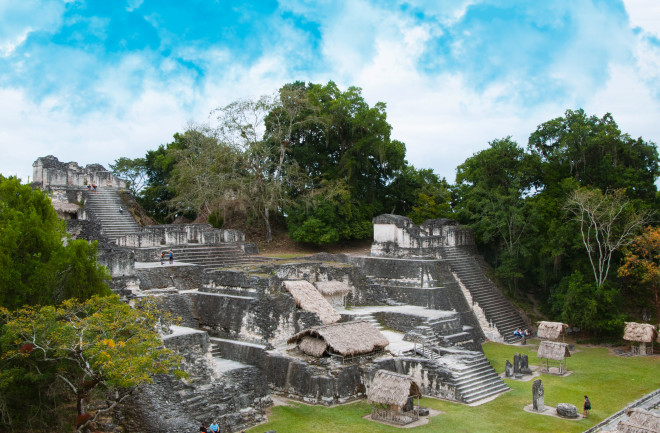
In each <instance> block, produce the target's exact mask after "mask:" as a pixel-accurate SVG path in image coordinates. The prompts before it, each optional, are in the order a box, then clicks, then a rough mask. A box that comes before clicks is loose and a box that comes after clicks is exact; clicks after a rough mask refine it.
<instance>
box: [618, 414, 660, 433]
mask: <svg viewBox="0 0 660 433" xmlns="http://www.w3.org/2000/svg"><path fill="white" fill-rule="evenodd" d="M616 431H617V432H619V433H653V432H655V433H657V432H660V415H658V414H657V413H653V412H650V411H648V410H644V409H637V408H634V409H630V410H629V411H628V418H627V419H625V420H623V421H621V422H620V423H619V425H618V426H617V429H616Z"/></svg>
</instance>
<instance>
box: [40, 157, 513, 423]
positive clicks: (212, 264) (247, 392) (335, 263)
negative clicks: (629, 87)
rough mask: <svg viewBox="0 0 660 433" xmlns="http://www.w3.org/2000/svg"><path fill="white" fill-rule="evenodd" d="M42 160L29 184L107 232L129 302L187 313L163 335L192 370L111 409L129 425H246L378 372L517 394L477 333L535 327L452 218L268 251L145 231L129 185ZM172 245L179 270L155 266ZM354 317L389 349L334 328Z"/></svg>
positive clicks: (331, 397) (223, 233) (436, 391)
mask: <svg viewBox="0 0 660 433" xmlns="http://www.w3.org/2000/svg"><path fill="white" fill-rule="evenodd" d="M33 166H34V181H35V183H34V186H35V187H39V188H42V189H44V190H45V191H47V192H48V193H49V194H50V195H51V197H52V202H53V205H54V206H55V208H56V209H59V210H58V212H59V213H60V216H61V217H62V218H64V219H67V220H68V228H69V232H70V233H71V234H72V236H74V237H77V238H83V239H88V240H98V241H99V245H100V249H99V261H100V262H101V263H102V264H104V265H106V266H108V268H109V269H110V271H111V275H112V277H113V279H112V288H113V290H115V291H116V292H117V293H119V294H120V295H121V296H122V297H123V298H125V299H126V300H127V301H128V302H130V301H131V300H132V299H135V298H138V297H142V296H156V297H158V298H160V299H161V300H162V305H163V309H165V310H168V311H170V312H171V313H173V314H174V315H175V316H177V317H180V318H181V323H180V326H177V327H173V328H172V331H171V333H170V334H169V335H166V336H164V337H163V341H164V344H165V345H167V346H168V347H172V348H174V349H176V350H178V351H179V352H180V353H182V354H183V355H184V358H185V365H184V368H185V369H186V370H187V371H188V373H189V374H190V377H189V379H187V380H185V381H184V380H177V379H174V378H172V377H167V376H161V377H157V378H155V381H154V383H153V384H151V385H148V386H145V387H143V388H142V389H141V390H140V392H139V393H138V394H137V395H136V396H135V397H134V398H133V400H132V401H131V402H130V404H127V405H124V407H123V408H122V409H120V410H119V411H118V412H117V414H116V416H115V420H116V422H117V423H119V424H121V425H122V426H123V427H124V428H125V429H126V430H127V431H130V432H137V431H147V430H152V429H153V430H159V431H164V432H179V431H192V430H193V429H195V428H196V427H198V425H199V423H200V422H206V423H208V422H209V421H210V420H211V419H215V420H217V421H218V422H219V423H220V424H221V427H222V429H223V430H222V431H230V432H231V431H240V430H241V429H245V428H247V427H249V426H251V425H254V424H256V423H259V422H261V421H263V420H264V413H265V412H264V409H265V408H266V407H267V406H268V405H270V404H271V399H270V395H271V394H273V393H275V394H278V395H282V396H285V397H289V398H294V399H299V400H302V401H306V402H310V403H317V404H325V405H332V404H336V403H340V402H344V401H347V400H351V399H355V398H361V397H363V396H364V395H365V394H366V391H367V390H368V389H369V387H370V385H371V381H372V379H373V377H374V375H375V373H376V371H378V370H381V369H384V370H389V371H393V372H396V373H401V374H406V375H410V376H412V377H413V378H414V379H415V380H416V382H417V383H418V384H419V385H420V388H421V391H422V392H423V393H424V394H425V395H430V396H437V397H441V398H446V399H450V400H456V401H462V402H467V403H470V402H474V401H478V400H481V399H484V398H487V397H492V396H495V395H497V394H499V393H501V392H504V391H506V390H507V389H508V387H507V386H506V385H505V384H504V383H503V382H502V380H501V379H500V378H499V377H498V376H497V374H496V373H495V371H494V370H493V368H492V366H491V365H490V364H489V362H488V361H487V360H486V359H485V357H484V356H483V353H482V352H481V343H482V342H483V341H484V340H485V339H490V340H495V341H509V339H510V338H512V337H513V336H512V331H513V330H514V329H516V328H518V327H522V326H525V324H524V322H523V320H522V319H521V317H520V316H519V314H518V313H517V312H516V310H515V309H514V308H513V307H512V306H511V304H510V303H509V302H508V301H507V300H506V299H505V297H504V296H502V294H501V293H500V292H499V290H498V289H497V288H496V287H495V286H494V284H493V283H492V282H490V280H488V279H487V278H486V277H485V275H484V273H483V271H482V269H481V266H480V262H479V261H478V260H477V259H476V255H475V246H474V240H473V237H472V234H471V232H470V230H468V229H466V228H463V227H461V226H460V225H458V224H457V223H456V222H454V221H451V220H429V221H427V222H425V223H424V224H422V225H421V226H419V227H418V226H416V225H415V224H413V223H412V221H411V220H410V219H408V218H405V217H401V216H396V215H380V216H378V217H376V218H374V243H373V246H372V250H371V254H370V255H369V256H362V257H352V256H346V255H329V254H317V255H314V256H310V257H305V258H301V259H297V260H270V259H267V258H264V257H261V256H258V251H257V249H256V246H255V245H253V244H250V243H246V242H245V237H244V235H243V234H242V233H241V232H238V231H236V230H218V229H213V228H211V227H210V226H209V225H207V224H186V225H167V226H151V227H140V226H139V225H138V224H137V223H136V221H135V220H134V219H133V218H132V217H131V215H130V213H128V212H119V207H120V206H121V205H122V203H123V202H122V198H121V197H122V194H125V193H126V190H125V187H126V185H125V183H124V181H122V180H121V179H118V178H116V177H114V176H112V174H111V173H109V172H107V170H105V169H104V168H103V167H102V166H99V165H91V166H87V167H85V168H82V167H80V166H78V165H77V164H75V163H68V164H63V163H60V162H59V161H57V159H56V158H54V157H52V156H48V157H45V158H39V159H37V161H36V162H35V163H34V164H33ZM90 182H94V183H95V184H96V185H97V186H98V191H97V192H96V193H95V192H94V191H89V190H88V188H87V184H89V183H90ZM165 250H167V251H169V250H171V251H173V252H174V257H175V263H174V264H172V265H170V264H169V263H166V264H163V265H161V264H160V258H159V256H160V253H161V252H162V251H165ZM295 282H298V283H295ZM315 284H316V285H315ZM294 289H295V290H294ZM315 290H318V292H315ZM352 321H355V322H356V324H358V323H359V326H358V327H357V328H356V329H358V330H359V331H356V332H366V334H365V335H370V336H374V338H376V339H377V340H378V341H383V339H382V338H381V336H384V337H385V338H386V339H387V340H385V341H386V342H389V344H388V345H387V346H386V347H385V348H384V350H381V349H380V348H381V346H380V345H375V346H373V345H372V346H369V345H362V346H364V347H369V348H368V349H364V350H362V349H360V348H359V347H358V346H359V345H357V344H356V342H355V341H351V339H350V338H349V337H350V336H347V335H342V333H341V332H340V331H339V330H341V329H344V328H345V327H341V326H339V327H337V326H335V327H334V328H333V327H332V326H333V325H331V324H330V322H334V323H347V322H352ZM324 322H325V323H324ZM328 326H330V328H328ZM294 337H295V338H294ZM374 347H377V348H378V350H374V349H373V348H374ZM361 350H362V351H361Z"/></svg>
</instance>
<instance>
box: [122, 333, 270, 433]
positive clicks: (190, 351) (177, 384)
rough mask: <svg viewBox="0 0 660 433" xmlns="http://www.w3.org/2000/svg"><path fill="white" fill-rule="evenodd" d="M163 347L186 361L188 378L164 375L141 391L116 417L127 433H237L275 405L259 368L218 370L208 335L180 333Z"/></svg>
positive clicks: (168, 338) (256, 421) (185, 368)
mask: <svg viewBox="0 0 660 433" xmlns="http://www.w3.org/2000/svg"><path fill="white" fill-rule="evenodd" d="M164 342H165V344H166V346H167V347H169V348H172V349H174V350H176V351H178V352H179V353H180V354H181V355H183V357H184V363H183V365H182V367H183V368H184V370H185V371H186V372H187V373H188V374H189V377H188V379H186V380H178V379H176V378H174V377H172V376H164V375H159V376H156V377H154V382H153V383H152V384H149V385H145V386H142V387H141V388H140V389H139V391H138V392H137V393H136V394H135V395H134V396H132V397H131V398H130V400H129V401H128V402H127V403H126V404H124V405H122V407H121V408H120V409H119V411H118V412H117V413H116V415H115V417H114V419H115V420H116V421H117V423H119V424H120V425H121V426H122V427H123V428H124V429H125V431H126V432H127V433H134V432H135V433H142V432H147V431H158V432H165V433H179V432H184V431H185V432H188V431H189V432H192V431H198V429H199V425H200V423H202V422H203V423H205V424H206V425H208V424H210V422H211V421H212V420H216V421H217V422H218V424H220V427H221V429H222V431H223V432H224V431H229V432H232V431H233V432H236V431H241V430H242V429H246V428H248V427H250V426H252V425H255V424H257V423H259V422H262V421H264V420H265V408H266V407H268V406H269V405H271V404H272V401H271V400H270V397H269V391H268V383H267V381H266V378H265V376H264V375H263V374H262V373H261V371H260V370H259V369H258V368H255V367H250V366H242V367H241V366H238V368H234V369H231V370H218V369H217V368H216V367H215V360H214V359H213V358H211V357H210V356H209V355H208V343H209V340H208V335H207V334H206V333H205V332H203V331H194V330H189V331H187V332H185V331H184V332H178V333H176V334H175V335H173V336H169V337H166V338H165V339H164Z"/></svg>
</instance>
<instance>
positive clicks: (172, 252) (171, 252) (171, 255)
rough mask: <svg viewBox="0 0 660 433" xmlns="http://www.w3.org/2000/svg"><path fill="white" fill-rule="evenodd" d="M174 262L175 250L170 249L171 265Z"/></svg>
mask: <svg viewBox="0 0 660 433" xmlns="http://www.w3.org/2000/svg"><path fill="white" fill-rule="evenodd" d="M172 263H174V251H172V250H170V265H171V264H172Z"/></svg>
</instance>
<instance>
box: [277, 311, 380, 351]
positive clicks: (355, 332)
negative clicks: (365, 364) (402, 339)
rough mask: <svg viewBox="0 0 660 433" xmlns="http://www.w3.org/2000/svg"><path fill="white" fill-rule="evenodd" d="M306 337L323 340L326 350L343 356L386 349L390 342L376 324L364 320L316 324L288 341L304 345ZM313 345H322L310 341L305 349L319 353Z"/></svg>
mask: <svg viewBox="0 0 660 433" xmlns="http://www.w3.org/2000/svg"><path fill="white" fill-rule="evenodd" d="M305 337H311V338H312V339H321V340H323V341H324V344H325V347H324V350H325V348H329V349H331V351H332V352H334V353H338V354H340V355H342V356H353V355H362V354H366V353H371V352H373V351H374V350H380V349H384V348H385V347H387V345H388V344H390V342H389V341H388V340H387V338H386V337H385V336H384V335H383V334H382V333H381V332H380V331H379V330H378V329H376V328H375V327H374V325H372V324H371V323H369V322H365V321H362V320H356V321H353V322H343V323H334V324H332V325H323V326H315V327H313V328H310V329H306V330H304V331H302V332H299V333H297V334H296V335H294V336H293V337H291V338H289V340H288V343H289V344H292V343H300V345H301V346H302V340H303V338H305ZM312 345H318V347H320V345H319V344H318V343H316V342H309V341H308V342H306V343H305V349H304V350H309V351H310V352H314V353H318V351H319V349H318V348H312ZM299 347H300V346H299ZM300 349H301V350H303V347H300ZM305 353H309V352H305ZM322 353H323V352H321V354H322ZM310 354H312V353H310ZM318 356H320V355H318Z"/></svg>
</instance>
